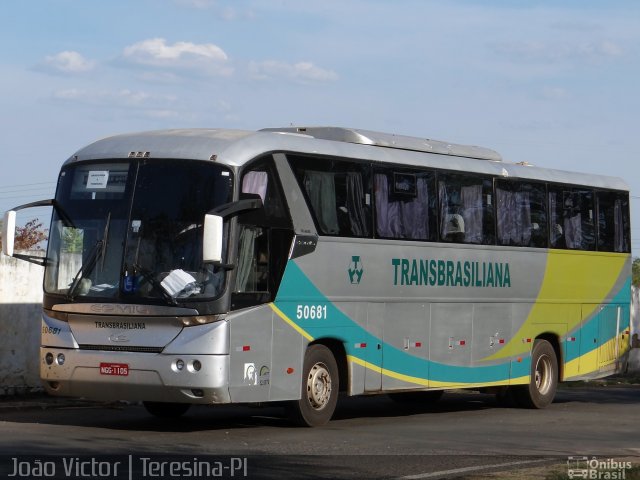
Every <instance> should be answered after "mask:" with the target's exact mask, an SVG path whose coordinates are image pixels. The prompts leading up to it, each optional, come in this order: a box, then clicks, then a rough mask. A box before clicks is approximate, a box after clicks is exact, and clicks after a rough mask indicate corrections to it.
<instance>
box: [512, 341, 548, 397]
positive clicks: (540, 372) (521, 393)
mask: <svg viewBox="0 0 640 480" xmlns="http://www.w3.org/2000/svg"><path fill="white" fill-rule="evenodd" d="M557 387H558V358H557V356H556V351H555V350H554V348H553V346H552V345H551V344H550V343H549V342H548V341H546V340H540V339H539V340H536V342H535V344H534V345H533V351H532V352H531V379H530V381H529V384H528V385H521V386H517V387H513V389H514V390H513V393H514V397H515V400H516V402H517V404H518V405H519V406H521V407H525V408H545V407H547V406H548V405H549V404H550V403H551V402H553V398H554V397H555V396H556V389H557Z"/></svg>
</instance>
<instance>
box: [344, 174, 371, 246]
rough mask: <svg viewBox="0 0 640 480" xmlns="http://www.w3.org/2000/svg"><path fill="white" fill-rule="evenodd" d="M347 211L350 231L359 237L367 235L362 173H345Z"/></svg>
mask: <svg viewBox="0 0 640 480" xmlns="http://www.w3.org/2000/svg"><path fill="white" fill-rule="evenodd" d="M346 207H347V212H348V214H349V223H350V224H351V233H352V234H353V235H356V236H359V237H366V236H368V235H369V228H368V225H367V212H366V209H365V196H364V187H363V182H362V174H360V173H359V172H348V173H347V205H346Z"/></svg>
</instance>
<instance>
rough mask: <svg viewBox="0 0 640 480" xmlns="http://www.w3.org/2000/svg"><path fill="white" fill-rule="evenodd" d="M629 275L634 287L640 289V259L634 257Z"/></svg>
mask: <svg viewBox="0 0 640 480" xmlns="http://www.w3.org/2000/svg"><path fill="white" fill-rule="evenodd" d="M631 275H632V280H631V282H632V283H633V285H634V286H636V287H640V257H636V258H634V259H633V264H632V265H631Z"/></svg>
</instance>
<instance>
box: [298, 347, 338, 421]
mask: <svg viewBox="0 0 640 480" xmlns="http://www.w3.org/2000/svg"><path fill="white" fill-rule="evenodd" d="M339 382H340V380H339V378H338V365H337V364H336V359H335V358H334V357H333V353H332V352H331V350H329V348H327V347H325V346H324V345H319V344H318V345H311V346H310V347H309V348H308V349H307V351H306V353H305V355H304V367H303V371H302V389H301V398H300V400H294V401H293V402H290V403H289V405H288V408H287V410H288V414H289V418H291V420H293V421H294V422H295V423H296V424H298V425H300V426H304V427H319V426H322V425H325V424H326V423H327V422H329V420H331V417H332V416H333V412H334V411H335V409H336V405H337V403H338V391H339V389H340V388H339V387H340V383H339Z"/></svg>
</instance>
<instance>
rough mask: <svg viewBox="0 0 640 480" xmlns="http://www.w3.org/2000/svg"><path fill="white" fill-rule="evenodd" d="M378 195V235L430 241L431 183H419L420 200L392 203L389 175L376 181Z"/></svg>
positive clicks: (377, 177)
mask: <svg viewBox="0 0 640 480" xmlns="http://www.w3.org/2000/svg"><path fill="white" fill-rule="evenodd" d="M374 186H375V194H376V233H377V235H378V236H380V237H386V238H407V239H416V240H426V239H428V238H429V182H428V179H427V178H424V177H421V178H418V179H417V181H416V190H417V196H416V197H415V198H413V199H411V200H406V201H405V200H396V201H391V200H390V199H389V179H388V176H387V175H386V174H380V173H379V174H376V176H375V178H374Z"/></svg>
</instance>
